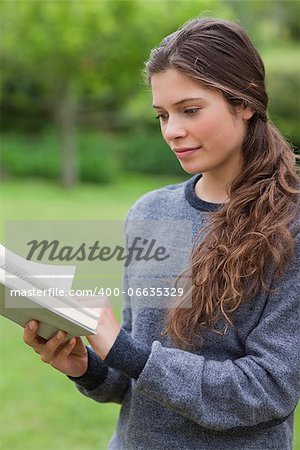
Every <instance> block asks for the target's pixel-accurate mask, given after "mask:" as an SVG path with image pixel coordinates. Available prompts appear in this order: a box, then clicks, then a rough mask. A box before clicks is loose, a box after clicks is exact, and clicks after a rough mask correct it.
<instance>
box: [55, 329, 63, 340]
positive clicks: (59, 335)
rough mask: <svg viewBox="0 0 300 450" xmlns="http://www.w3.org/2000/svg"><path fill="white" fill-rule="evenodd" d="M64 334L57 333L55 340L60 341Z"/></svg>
mask: <svg viewBox="0 0 300 450" xmlns="http://www.w3.org/2000/svg"><path fill="white" fill-rule="evenodd" d="M63 335H64V333H63V332H62V331H59V332H58V333H57V335H56V337H57V339H61V338H62V337H63Z"/></svg>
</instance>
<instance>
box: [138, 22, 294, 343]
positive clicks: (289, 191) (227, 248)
mask: <svg viewBox="0 0 300 450" xmlns="http://www.w3.org/2000/svg"><path fill="white" fill-rule="evenodd" d="M169 68H174V69H176V70H178V71H180V72H182V73H183V74H185V75H186V76H188V77H190V78H191V79H193V80H194V81H197V82H200V83H201V85H204V86H206V87H209V88H212V89H216V90H218V92H221V93H222V94H223V96H224V98H225V99H226V100H227V102H228V103H229V105H231V107H232V109H234V108H235V107H237V106H243V107H246V106H247V107H249V108H251V110H252V111H254V114H253V116H252V117H251V119H250V120H248V123H247V131H246V135H245V139H244V142H243V167H242V170H241V172H240V174H239V175H238V176H237V177H236V178H235V179H234V180H233V181H232V182H231V184H230V186H228V189H229V201H228V203H224V204H223V205H222V206H221V207H220V208H219V209H218V210H217V211H216V212H214V213H213V214H212V215H211V217H210V219H211V220H210V222H209V225H208V227H209V228H208V230H209V231H208V233H207V234H206V236H205V237H204V238H203V239H202V240H200V243H198V244H197V245H195V246H194V249H193V252H192V255H191V267H190V268H189V273H191V277H192V287H191V289H190V291H188V292H187V293H186V296H185V297H183V298H181V299H178V303H177V307H176V308H172V309H169V310H168V312H167V315H166V327H165V331H164V332H165V334H169V335H170V336H171V338H172V340H173V342H174V343H175V344H176V345H177V346H178V347H180V348H190V347H193V344H192V342H193V340H194V338H195V337H200V339H201V338H202V336H203V333H202V330H203V329H204V328H206V329H209V330H211V331H214V332H216V333H221V334H224V333H225V332H226V330H227V328H228V326H229V325H232V320H231V319H232V315H233V313H234V311H235V310H236V309H237V308H238V307H239V305H240V304H241V303H242V302H243V301H245V300H246V298H249V296H254V295H256V294H257V293H258V292H259V290H260V289H265V290H266V291H268V286H267V277H266V269H267V268H268V267H270V265H272V267H274V278H276V277H279V276H281V275H282V273H283V270H284V269H285V267H286V266H287V264H288V262H289V261H290V259H291V258H292V256H293V253H294V247H295V244H294V233H293V226H291V225H292V224H293V223H294V222H295V218H296V215H297V214H299V192H300V191H299V177H298V176H297V173H296V164H295V155H294V153H293V151H292V149H291V146H290V145H289V144H288V143H287V141H286V140H285V139H284V138H283V137H282V135H281V134H280V132H279V131H278V130H277V129H276V127H275V126H274V125H273V124H272V122H271V121H270V120H269V119H268V116H267V107H268V96H267V93H266V88H265V70H264V65H263V62H262V60H261V58H260V56H259V54H258V52H257V50H256V49H255V48H254V46H253V44H252V43H251V41H250V39H249V37H248V36H247V34H246V32H245V31H244V29H243V28H242V27H241V26H239V25H238V24H236V23H234V22H230V21H226V20H220V19H214V18H197V19H193V20H191V21H189V22H188V23H187V24H185V25H184V26H183V27H181V28H180V29H179V30H178V31H176V32H175V33H173V34H172V35H170V36H168V37H167V38H165V39H164V40H163V42H162V43H161V44H160V46H159V47H158V48H155V49H153V50H152V52H151V54H150V58H149V60H148V61H147V62H146V65H145V74H146V77H147V81H148V83H149V84H151V77H152V76H153V75H154V74H156V73H159V72H163V71H165V70H167V69H169ZM188 295H192V300H193V301H192V306H191V307H185V305H186V303H185V302H186V301H187V298H188ZM220 320H222V321H223V322H222V323H223V324H224V327H223V329H222V330H221V331H220V326H218V325H220ZM224 320H225V321H224Z"/></svg>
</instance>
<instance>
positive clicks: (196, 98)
mask: <svg viewBox="0 0 300 450" xmlns="http://www.w3.org/2000/svg"><path fill="white" fill-rule="evenodd" d="M190 100H204V99H203V98H201V97H189V98H184V99H183V100H179V102H176V103H174V106H177V105H181V104H182V103H185V102H188V101H190ZM152 106H153V108H155V109H158V108H161V106H156V105H152Z"/></svg>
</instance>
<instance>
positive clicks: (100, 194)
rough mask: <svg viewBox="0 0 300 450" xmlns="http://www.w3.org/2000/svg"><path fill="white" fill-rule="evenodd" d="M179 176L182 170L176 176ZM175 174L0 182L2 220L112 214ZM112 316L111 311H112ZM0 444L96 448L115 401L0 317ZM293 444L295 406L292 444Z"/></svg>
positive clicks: (20, 448)
mask: <svg viewBox="0 0 300 450" xmlns="http://www.w3.org/2000/svg"><path fill="white" fill-rule="evenodd" d="M183 179H184V176H183V178H182V180H183ZM177 181H181V180H178V178H172V177H169V178H167V177H159V178H157V177H156V178H151V177H145V176H138V175H136V174H134V175H131V176H129V175H127V176H122V177H120V178H119V179H118V180H116V182H115V183H114V184H113V185H105V186H97V185H81V186H78V187H76V188H73V189H69V190H65V189H63V188H61V187H60V186H58V185H55V184H52V183H50V182H44V181H39V180H35V181H29V180H27V181H21V180H18V181H7V182H5V183H3V184H2V185H1V192H2V199H1V200H2V201H1V211H2V218H3V220H2V223H1V229H0V235H1V240H3V237H4V220H50V219H51V220H67V219H70V220H76V219H78V220H109V219H114V220H120V219H124V218H125V216H126V213H127V211H128V209H129V208H130V206H131V205H132V204H133V203H134V201H135V200H136V199H137V198H139V197H140V196H141V195H142V194H144V193H146V192H148V191H149V190H151V189H156V188H158V187H160V186H164V185H166V184H171V183H174V182H177ZM116 313H117V314H118V316H119V311H116ZM0 326H1V327H0V330H1V331H0V332H1V336H0V337H1V355H0V356H1V378H0V395H1V399H2V407H1V425H0V428H1V430H0V433H1V448H3V450H29V449H41V448H43V449H45V450H69V449H70V450H71V449H72V450H92V449H95V448H97V449H100V450H102V449H103V450H104V449H105V448H106V446H107V443H108V441H109V439H110V437H111V435H112V433H113V431H114V428H115V424H116V421H117V417H118V414H119V406H118V405H115V404H99V403H96V402H94V401H91V400H89V399H87V398H85V397H84V396H82V395H80V394H79V393H78V392H77V391H76V389H75V387H74V386H73V385H72V383H71V382H70V381H69V380H68V379H67V377H65V376H64V375H62V374H60V373H58V372H56V371H54V370H53V369H52V368H51V367H50V366H48V365H46V364H44V363H42V362H40V361H39V357H38V355H36V354H35V353H34V352H33V351H32V350H31V349H30V348H29V347H27V346H26V345H24V343H23V341H22V329H21V328H20V327H18V326H16V325H15V326H14V325H12V324H11V323H10V322H9V321H7V320H6V319H3V318H0ZM294 450H300V408H299V407H298V409H297V411H296V420H295V447H294Z"/></svg>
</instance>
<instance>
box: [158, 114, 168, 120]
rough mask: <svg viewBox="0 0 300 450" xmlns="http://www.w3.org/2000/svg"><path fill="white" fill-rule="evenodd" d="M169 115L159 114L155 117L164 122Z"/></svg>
mask: <svg viewBox="0 0 300 450" xmlns="http://www.w3.org/2000/svg"><path fill="white" fill-rule="evenodd" d="M167 118H168V117H167V114H157V116H156V117H155V119H158V120H159V119H160V120H162V121H165V120H167Z"/></svg>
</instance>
